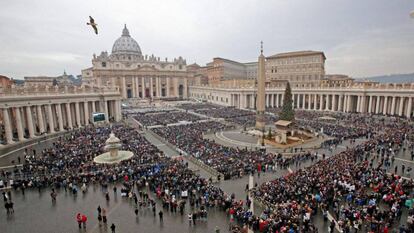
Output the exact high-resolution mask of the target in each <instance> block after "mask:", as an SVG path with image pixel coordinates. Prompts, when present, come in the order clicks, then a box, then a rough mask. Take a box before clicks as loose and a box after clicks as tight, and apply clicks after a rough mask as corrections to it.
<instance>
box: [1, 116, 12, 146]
mask: <svg viewBox="0 0 414 233" xmlns="http://www.w3.org/2000/svg"><path fill="white" fill-rule="evenodd" d="M3 120H4V130H5V133H6V142H7V144H11V143H13V133H12V128H11V121H10V115H9V109H8V108H3Z"/></svg>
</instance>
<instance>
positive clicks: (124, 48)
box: [112, 25, 142, 56]
mask: <svg viewBox="0 0 414 233" xmlns="http://www.w3.org/2000/svg"><path fill="white" fill-rule="evenodd" d="M112 54H114V55H124V54H126V55H138V56H142V53H141V48H140V47H139V45H138V43H137V42H136V41H135V40H134V39H133V38H132V37H131V36H130V35H129V31H128V29H127V27H126V25H125V26H124V29H123V30H122V36H121V37H119V38H118V39H117V40H116V41H115V43H114V45H113V46H112Z"/></svg>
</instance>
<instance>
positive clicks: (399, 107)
mask: <svg viewBox="0 0 414 233" xmlns="http://www.w3.org/2000/svg"><path fill="white" fill-rule="evenodd" d="M404 98H405V97H403V96H401V97H400V104H399V106H398V116H402V115H403V111H404Z"/></svg>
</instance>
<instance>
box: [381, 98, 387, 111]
mask: <svg viewBox="0 0 414 233" xmlns="http://www.w3.org/2000/svg"><path fill="white" fill-rule="evenodd" d="M382 114H384V115H387V114H388V96H384V108H383V109H382Z"/></svg>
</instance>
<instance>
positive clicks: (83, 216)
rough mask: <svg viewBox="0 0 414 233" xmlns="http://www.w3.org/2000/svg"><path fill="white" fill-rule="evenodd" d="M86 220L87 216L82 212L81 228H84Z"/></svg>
mask: <svg viewBox="0 0 414 233" xmlns="http://www.w3.org/2000/svg"><path fill="white" fill-rule="evenodd" d="M86 221H88V218H87V217H86V215H84V214H82V225H83V229H86Z"/></svg>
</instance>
